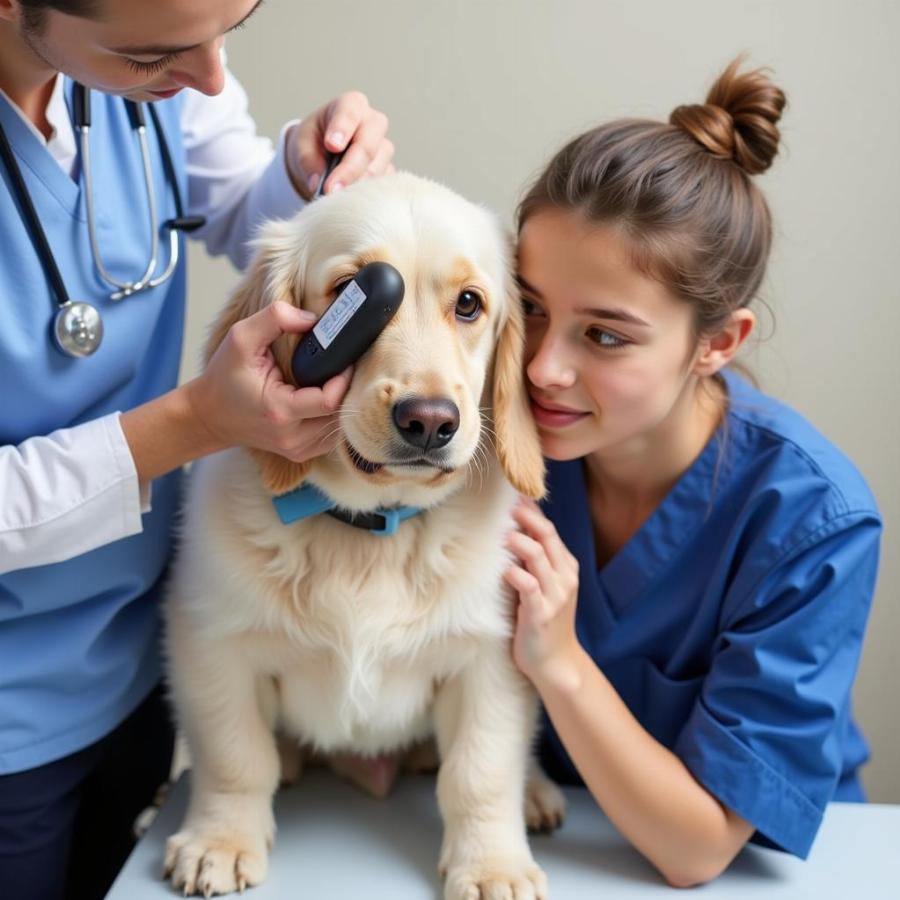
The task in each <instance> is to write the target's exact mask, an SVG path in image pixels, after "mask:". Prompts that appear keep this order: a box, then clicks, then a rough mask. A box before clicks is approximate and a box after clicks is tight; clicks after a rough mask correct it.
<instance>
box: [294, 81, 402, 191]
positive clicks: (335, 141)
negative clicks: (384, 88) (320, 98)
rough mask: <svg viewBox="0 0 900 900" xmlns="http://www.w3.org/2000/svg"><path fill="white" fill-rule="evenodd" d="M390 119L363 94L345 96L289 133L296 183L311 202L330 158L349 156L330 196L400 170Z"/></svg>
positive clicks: (338, 170) (328, 188)
mask: <svg viewBox="0 0 900 900" xmlns="http://www.w3.org/2000/svg"><path fill="white" fill-rule="evenodd" d="M387 130H388V119H387V116H386V115H385V114H384V113H383V112H379V111H378V110H377V109H372V107H371V106H369V101H368V98H367V97H366V95H365V94H361V93H360V92H359V91H350V92H349V93H346V94H341V95H340V96H339V97H337V98H336V99H334V100H332V101H331V102H330V103H327V104H326V105H325V106H323V107H321V108H320V109H318V110H316V112H314V113H313V114H312V115H311V116H309V117H307V118H306V119H304V120H303V121H302V122H299V123H298V124H297V125H295V126H294V127H293V128H292V129H291V131H290V132H289V133H288V137H287V143H286V146H285V154H286V158H287V167H288V171H289V172H290V175H291V180H292V181H293V182H294V185H295V186H296V187H297V190H298V191H299V192H300V195H301V196H302V197H304V199H307V200H308V199H309V197H310V196H311V194H312V192H313V191H315V189H316V187H317V186H318V183H319V178H320V177H321V176H322V173H323V172H324V171H325V152H326V151H328V152H330V153H340V152H341V151H342V150H344V148H347V152H346V153H345V154H344V158H343V159H342V160H341V163H340V165H339V166H337V167H336V168H335V170H334V171H333V172H332V173H331V175H330V176H329V178H328V183H327V185H326V188H325V191H326V193H333V192H334V191H336V190H339V189H340V188H341V187H345V186H346V185H348V184H352V183H353V182H354V181H357V180H358V179H360V178H363V177H365V176H367V175H384V174H386V173H387V172H392V171H393V169H394V166H393V163H392V162H391V160H393V158H394V145H393V144H392V143H391V141H390V140H389V139H388V137H387Z"/></svg>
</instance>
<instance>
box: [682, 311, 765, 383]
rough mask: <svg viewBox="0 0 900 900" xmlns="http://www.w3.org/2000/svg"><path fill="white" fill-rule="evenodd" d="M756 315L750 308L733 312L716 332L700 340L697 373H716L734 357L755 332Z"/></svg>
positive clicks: (693, 369) (695, 370)
mask: <svg viewBox="0 0 900 900" xmlns="http://www.w3.org/2000/svg"><path fill="white" fill-rule="evenodd" d="M755 325H756V316H755V315H754V314H753V312H751V311H750V310H749V309H746V308H743V307H742V308H741V309H736V310H734V312H732V314H731V317H730V318H729V320H728V321H727V322H726V323H725V324H724V325H723V326H722V327H721V328H720V329H719V330H718V331H716V332H715V333H714V334H711V335H709V336H707V337H705V338H703V339H702V340H701V341H700V345H699V354H698V355H697V357H696V358H695V360H694V365H693V366H692V371H693V373H694V374H695V375H702V376H706V375H715V373H716V372H718V371H719V369H721V368H723V367H724V366H727V365H728V363H730V362H731V361H732V359H734V357H735V355H736V354H737V352H738V350H740V349H741V347H742V346H743V344H744V342H745V341H746V340H747V338H748V337H750V335H751V334H752V332H753V329H754V327H755Z"/></svg>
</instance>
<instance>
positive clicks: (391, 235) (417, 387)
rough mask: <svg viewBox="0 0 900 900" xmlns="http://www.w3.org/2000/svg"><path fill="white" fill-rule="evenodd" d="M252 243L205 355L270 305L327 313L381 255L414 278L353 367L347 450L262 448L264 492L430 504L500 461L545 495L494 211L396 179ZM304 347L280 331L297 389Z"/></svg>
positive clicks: (514, 296)
mask: <svg viewBox="0 0 900 900" xmlns="http://www.w3.org/2000/svg"><path fill="white" fill-rule="evenodd" d="M257 245H258V249H257V254H256V257H255V259H254V261H253V263H252V265H251V267H250V269H249V271H248V274H247V275H246V276H245V278H244V280H243V282H242V284H241V285H240V286H239V288H238V290H237V292H236V293H235V295H234V297H233V298H232V300H231V302H230V304H229V305H228V307H227V308H226V309H225V311H224V312H223V314H222V315H221V316H220V318H219V320H218V321H217V323H216V324H215V326H214V328H213V331H212V334H211V337H210V340H209V343H208V346H207V358H208V357H209V356H210V355H212V353H213V352H214V351H215V348H216V347H217V346H218V344H219V343H220V342H221V340H222V339H223V337H224V336H225V333H226V332H227V330H228V328H230V326H231V325H232V324H233V323H234V322H236V321H238V320H239V319H242V318H245V317H247V316H249V315H252V314H253V313H254V312H256V311H257V310H258V309H260V308H261V307H262V306H264V305H266V304H268V303H271V302H273V301H275V300H286V301H288V302H290V303H293V304H294V305H296V306H300V307H302V308H303V309H309V310H313V311H314V312H316V313H318V314H321V313H322V312H324V310H325V309H326V308H327V306H328V305H329V303H331V301H332V300H333V299H334V297H335V293H336V289H337V288H338V287H339V286H340V285H342V284H343V283H344V282H346V281H347V280H348V279H349V278H351V277H352V276H353V275H354V274H355V273H356V271H358V270H359V269H360V268H361V267H362V266H364V265H366V264H367V263H370V262H373V261H375V260H383V261H385V262H389V263H391V264H392V265H393V266H395V267H396V268H397V269H398V270H399V271H400V273H401V275H402V276H403V280H404V282H405V285H406V294H405V297H404V300H403V303H402V304H401V306H400V309H399V311H398V313H397V314H396V316H395V317H394V318H393V320H392V321H391V322H390V323H389V325H388V326H387V328H386V329H385V330H384V331H383V332H382V334H381V335H380V337H379V338H378V339H377V340H376V342H375V343H374V344H373V346H372V347H371V349H370V350H369V351H367V352H366V353H365V354H364V355H363V356H362V358H361V359H360V360H359V361H358V362H357V363H356V366H355V369H354V377H353V381H352V383H351V386H350V390H349V391H348V393H347V395H346V397H345V398H344V402H343V404H342V407H341V410H340V415H339V420H340V429H341V434H340V437H339V441H338V445H337V447H336V448H335V449H334V450H332V451H331V452H330V453H328V454H327V455H326V456H323V457H320V458H318V459H316V460H312V461H310V462H305V463H294V462H291V461H290V460H287V459H285V458H283V457H280V456H277V455H275V454H272V453H267V452H264V451H252V452H253V455H254V457H255V458H256V460H257V462H258V464H259V466H260V470H261V474H262V480H263V483H264V484H265V486H266V488H267V489H268V490H270V491H271V492H273V493H282V492H284V491H288V490H291V489H292V488H294V487H296V486H297V485H298V484H299V483H300V482H302V481H303V480H304V479H306V478H307V477H309V480H310V481H312V482H314V483H315V484H317V485H318V486H319V487H320V488H322V489H323V490H324V491H325V492H326V493H327V494H329V496H331V497H332V498H333V499H334V500H335V501H337V502H338V503H340V504H341V505H342V506H346V507H347V508H349V509H372V508H374V507H375V506H378V505H390V504H394V503H407V504H415V505H419V506H429V505H432V504H433V503H435V502H437V501H438V500H439V499H441V498H442V497H443V496H446V495H447V494H448V493H449V492H451V491H452V490H454V489H455V488H457V487H458V486H459V485H460V484H462V483H464V482H465V480H466V479H467V478H473V477H474V478H475V479H476V480H477V477H478V469H479V467H480V466H483V465H485V464H486V462H487V459H486V457H485V453H493V454H495V455H496V457H497V459H498V460H499V462H500V464H501V466H502V468H503V470H504V472H505V474H506V477H507V478H508V480H509V481H510V482H511V483H512V484H513V486H514V487H515V488H517V489H518V490H519V491H520V492H521V493H523V494H526V495H528V496H530V497H540V496H542V495H543V492H544V484H543V478H544V465H543V460H542V457H541V452H540V444H539V441H538V437H537V432H536V430H535V427H534V424H533V422H532V419H531V415H530V412H529V410H528V403H527V396H526V392H525V387H524V384H523V374H522V348H523V340H524V331H523V323H522V313H521V307H520V303H519V298H518V293H517V291H516V289H515V283H514V280H513V278H512V274H511V260H510V248H509V244H508V241H507V239H506V238H505V236H504V235H503V233H502V231H501V229H500V228H499V226H498V224H497V222H496V221H495V219H494V218H493V216H492V215H491V214H489V213H488V212H487V211H486V210H484V209H482V208H480V207H478V206H475V205H473V204H472V203H469V202H468V201H466V200H464V199H463V198H461V197H460V196H458V195H457V194H455V193H453V192H452V191H450V190H448V189H447V188H445V187H442V186H440V185H438V184H436V183H434V182H431V181H428V180H426V179H423V178H418V177H415V176H413V175H409V174H405V173H401V174H396V175H389V176H385V177H382V178H376V179H368V180H365V181H362V182H359V183H357V184H355V185H353V186H351V187H349V188H346V189H344V190H343V191H340V192H339V193H337V194H335V195H333V196H328V197H325V198H323V199H321V200H318V201H316V202H315V203H313V204H310V205H309V206H308V207H307V208H306V209H305V210H303V211H302V212H301V213H299V214H298V215H297V216H296V217H295V218H294V219H292V220H290V221H288V222H275V223H271V224H269V225H268V226H267V227H266V229H265V231H264V232H263V234H262V236H261V238H260V239H259V241H258V242H257ZM298 340H299V338H298V336H296V335H286V336H284V337H283V338H280V339H279V340H278V341H276V343H275V345H274V347H273V352H274V354H275V358H276V360H277V362H278V364H279V366H280V368H281V370H282V372H283V373H284V377H285V380H287V381H293V377H292V375H291V365H290V361H291V357H292V354H293V351H294V348H295V347H296V345H297V342H298Z"/></svg>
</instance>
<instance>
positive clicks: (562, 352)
mask: <svg viewBox="0 0 900 900" xmlns="http://www.w3.org/2000/svg"><path fill="white" fill-rule="evenodd" d="M528 349H529V350H530V349H531V348H528ZM571 355H572V354H571V350H569V351H568V353H567V352H566V349H565V348H564V347H563V346H562V345H561V344H560V343H559V342H558V341H556V340H554V339H552V338H551V336H550V335H548V334H545V335H544V337H543V340H541V342H540V344H538V345H537V346H536V347H535V348H534V352H533V353H532V354H531V355H530V357H529V355H528V351H527V350H526V359H527V360H528V362H527V363H526V366H525V372H526V374H527V375H528V380H529V381H530V382H531V383H532V384H533V385H534V386H535V387H539V388H551V387H552V388H560V387H571V386H572V385H573V384H574V383H575V377H576V373H575V367H574V366H573V365H572V361H571Z"/></svg>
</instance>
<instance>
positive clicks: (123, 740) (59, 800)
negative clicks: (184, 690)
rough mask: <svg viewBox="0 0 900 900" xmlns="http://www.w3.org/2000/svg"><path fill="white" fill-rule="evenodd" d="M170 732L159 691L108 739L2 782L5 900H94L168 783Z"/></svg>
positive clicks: (0, 860)
mask: <svg viewBox="0 0 900 900" xmlns="http://www.w3.org/2000/svg"><path fill="white" fill-rule="evenodd" d="M173 742H174V735H173V728H172V723H171V719H170V716H169V710H168V708H167V705H166V701H165V697H164V696H163V692H162V690H161V689H160V688H157V689H155V690H154V691H152V692H151V694H150V695H149V696H148V697H147V699H146V700H144V702H143V703H142V704H141V705H140V706H139V707H138V708H137V709H136V710H135V711H134V712H133V713H132V714H131V715H130V716H129V717H128V718H127V719H126V720H125V721H124V722H123V723H122V724H121V725H120V726H119V727H118V728H117V729H116V730H115V731H113V732H112V733H111V734H108V735H107V736H106V737H105V738H103V739H102V740H100V741H98V742H97V743H96V744H92V745H91V746H90V747H86V748H85V749H83V750H79V751H78V752H77V753H73V754H72V755H71V756H67V757H65V758H63V759H59V760H56V761H54V762H52V763H48V764H47V765H43V766H38V767H37V768H35V769H28V770H26V771H24V772H14V773H12V774H11V775H0V895H2V897H3V900H100V898H102V897H104V896H105V895H106V893H107V891H108V890H109V888H110V886H111V885H112V883H113V881H114V880H115V877H116V875H117V874H118V872H119V869H120V868H121V867H122V865H123V864H124V862H125V860H126V859H127V858H128V854H129V853H130V852H131V850H132V847H133V846H134V835H133V831H132V826H133V824H134V820H135V818H136V817H137V815H138V814H139V813H140V812H141V810H142V809H144V808H145V807H146V806H149V805H150V803H151V802H152V800H153V796H154V794H155V793H156V790H157V788H158V787H159V785H160V784H162V783H163V782H164V781H165V780H166V779H167V778H168V777H169V771H170V767H171V764H172V748H173Z"/></svg>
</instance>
